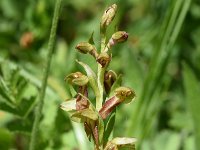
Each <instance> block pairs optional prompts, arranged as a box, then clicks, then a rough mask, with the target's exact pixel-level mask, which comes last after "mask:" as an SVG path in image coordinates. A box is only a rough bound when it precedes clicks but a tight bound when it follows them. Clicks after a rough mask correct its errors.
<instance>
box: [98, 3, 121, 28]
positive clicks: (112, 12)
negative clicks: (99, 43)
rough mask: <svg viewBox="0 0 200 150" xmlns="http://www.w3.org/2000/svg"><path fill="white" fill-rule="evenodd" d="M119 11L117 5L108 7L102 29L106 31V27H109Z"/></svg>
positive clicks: (103, 18)
mask: <svg viewBox="0 0 200 150" xmlns="http://www.w3.org/2000/svg"><path fill="white" fill-rule="evenodd" d="M116 11H117V5H116V4H113V5H112V6H110V7H108V9H106V10H105V12H104V14H103V16H102V18H101V28H102V29H104V28H105V27H107V26H108V25H109V24H110V23H111V22H112V20H113V19H114V17H115V14H116Z"/></svg>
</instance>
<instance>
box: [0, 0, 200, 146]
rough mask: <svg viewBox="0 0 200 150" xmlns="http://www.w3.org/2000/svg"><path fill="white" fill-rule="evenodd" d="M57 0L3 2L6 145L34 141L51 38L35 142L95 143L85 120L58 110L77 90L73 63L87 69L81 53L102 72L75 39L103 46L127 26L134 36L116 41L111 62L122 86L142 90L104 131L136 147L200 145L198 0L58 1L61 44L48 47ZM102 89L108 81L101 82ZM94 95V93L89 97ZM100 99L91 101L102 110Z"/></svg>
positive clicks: (0, 99)
mask: <svg viewBox="0 0 200 150" xmlns="http://www.w3.org/2000/svg"><path fill="white" fill-rule="evenodd" d="M56 1H57V0H56ZM56 1H54V0H38V1H35V0H18V1H16V0H1V1H0V149H1V150H7V149H19V150H23V149H28V148H29V146H30V143H31V137H33V136H31V132H32V129H33V124H34V119H35V116H37V115H35V111H37V109H36V108H37V105H38V104H40V103H43V102H41V99H43V96H42V94H39V93H40V92H42V91H43V90H42V89H44V88H41V87H45V83H44V82H45V81H44V79H46V77H45V78H44V74H43V73H44V71H45V70H44V66H46V62H47V57H48V58H49V59H50V56H49V55H48V53H49V52H48V51H49V50H48V49H51V48H50V47H51V46H52V48H53V49H51V50H53V51H52V52H53V56H52V62H51V66H50V68H49V73H48V71H47V72H46V75H45V76H48V81H47V86H46V92H45V93H44V94H45V97H44V103H43V104H42V105H43V107H41V108H42V110H41V116H39V117H38V121H39V122H38V123H39V124H38V125H39V126H38V125H36V130H38V134H37V136H36V139H35V140H36V141H35V142H32V145H33V147H34V148H35V149H53V150H54V149H55V150H62V149H67V150H74V149H81V150H89V149H93V142H89V141H88V139H87V135H86V134H85V131H84V127H83V124H82V125H81V124H78V123H75V122H73V121H71V120H70V116H69V114H67V113H66V112H65V111H63V110H62V109H60V104H61V103H63V102H64V101H65V100H66V99H70V98H72V97H74V96H75V95H74V94H75V93H73V89H72V87H71V86H70V84H68V82H65V81H64V77H65V76H66V75H69V74H70V73H72V72H77V71H80V72H82V73H84V74H85V71H84V69H83V68H82V67H81V66H80V65H79V64H78V63H77V62H76V61H75V60H78V61H79V63H80V62H84V63H85V64H87V65H88V66H90V67H91V69H92V70H93V71H94V73H95V74H98V73H99V72H102V70H101V68H100V67H99V69H98V68H97V66H96V65H97V62H96V60H95V59H94V58H93V57H92V56H90V55H89V54H87V55H83V54H80V53H79V52H77V50H75V46H76V45H77V44H78V43H80V42H82V41H87V39H88V37H93V40H94V43H95V46H96V49H97V50H98V52H99V50H100V49H101V47H102V46H103V44H104V43H105V42H102V40H103V41H104V39H105V38H106V39H107V40H106V42H108V40H109V39H110V38H111V36H112V34H113V33H115V32H116V31H121V30H125V31H126V32H127V33H128V34H129V37H128V39H127V41H126V43H124V44H117V45H115V46H114V47H112V56H113V57H112V61H111V62H110V64H109V66H108V68H107V69H108V70H110V69H112V70H114V71H115V72H116V73H117V74H118V75H119V74H121V75H120V76H121V77H122V85H125V86H127V87H130V88H131V89H133V90H134V91H135V93H136V98H135V100H134V101H133V102H131V103H130V104H128V105H120V106H119V107H117V108H116V113H112V114H111V115H110V116H109V117H110V119H113V118H115V124H114V126H113V132H112V133H110V132H109V133H106V134H107V135H105V136H107V137H108V136H109V135H110V134H111V136H113V137H135V138H137V142H136V149H139V150H140V149H141V150H161V149H162V150H182V149H183V150H199V149H200V145H199V141H200V119H199V118H200V117H199V116H198V114H199V113H200V109H198V108H199V106H200V100H199V99H200V98H199V97H200V96H199V95H200V84H199V83H200V82H199V81H200V76H199V74H200V40H199V39H200V38H199V37H200V26H199V24H200V2H199V1H198V0H176V1H173V0H160V1H155V0H143V1H138V0H126V1H122V0H109V1H100V0H97V1H93V0H85V1H81V0H73V1H67V0H62V3H61V10H60V16H59V20H58V27H57V32H56V33H57V36H56V41H55V46H54V44H53V45H51V46H50V47H49V45H48V41H49V37H50V31H51V26H52V24H51V23H52V20H53V14H54V9H55V6H56ZM58 1H59V0H58ZM114 3H116V4H117V6H118V10H117V13H116V15H115V18H114V20H113V22H112V23H111V24H110V26H109V27H108V28H107V32H106V35H105V37H104V38H102V36H101V35H102V34H100V32H99V27H100V21H99V20H100V19H101V17H102V14H103V13H104V10H105V9H106V8H108V7H109V6H111V5H112V4H114ZM57 6H58V5H57ZM101 33H102V32H101ZM91 34H92V36H91ZM91 39H92V38H91ZM91 39H90V42H91ZM50 43H53V41H51V42H50ZM93 56H95V54H93ZM99 75H100V74H99ZM43 78H44V79H43ZM98 82H99V83H102V81H100V80H99V81H98ZM119 82H121V81H119ZM42 85H43V86H42ZM99 85H100V86H99ZM98 88H99V89H102V88H101V84H98ZM89 90H90V91H92V88H89ZM97 93H98V92H97ZM100 93H101V94H100V96H99V98H98V99H99V100H98V101H100V102H102V91H100ZM39 95H40V96H39ZM82 96H83V95H82ZM95 96H96V94H93V92H90V93H89V97H90V98H91V99H95ZM100 102H99V103H97V104H96V106H95V105H94V106H95V107H96V108H97V110H100V109H99V108H101V103H100ZM93 117H95V116H93ZM111 122H112V121H111ZM112 125H113V124H111V127H108V128H109V129H108V130H109V131H111V129H112ZM32 140H33V139H32ZM31 147H32V146H31ZM34 148H33V149H34ZM128 149H129V148H128Z"/></svg>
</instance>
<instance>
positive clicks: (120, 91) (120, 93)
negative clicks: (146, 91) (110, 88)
mask: <svg viewBox="0 0 200 150" xmlns="http://www.w3.org/2000/svg"><path fill="white" fill-rule="evenodd" d="M115 95H116V97H118V98H119V100H120V101H121V102H125V103H130V102H131V101H132V99H133V98H134V97H135V92H134V91H133V90H131V89H130V88H128V87H119V88H117V89H116V90H115Z"/></svg>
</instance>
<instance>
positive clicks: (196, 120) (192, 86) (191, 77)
mask: <svg viewBox="0 0 200 150" xmlns="http://www.w3.org/2000/svg"><path fill="white" fill-rule="evenodd" d="M183 66H184V72H183V75H184V87H185V91H186V99H187V106H188V110H189V112H190V114H191V117H192V120H193V125H194V135H195V141H196V149H200V143H199V141H200V117H199V106H200V100H199V98H200V86H199V81H198V79H197V78H196V76H195V74H194V72H193V71H192V70H191V69H190V68H189V66H188V65H186V64H184V65H183Z"/></svg>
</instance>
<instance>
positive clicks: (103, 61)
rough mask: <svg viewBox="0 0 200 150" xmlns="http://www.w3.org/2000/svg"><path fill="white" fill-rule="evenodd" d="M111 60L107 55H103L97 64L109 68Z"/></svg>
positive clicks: (99, 57)
mask: <svg viewBox="0 0 200 150" xmlns="http://www.w3.org/2000/svg"><path fill="white" fill-rule="evenodd" d="M110 60H111V57H110V56H109V55H108V54H107V53H101V54H100V55H99V56H98V58H97V62H98V63H99V64H101V66H102V68H104V67H106V66H108V64H109V63H110Z"/></svg>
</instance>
